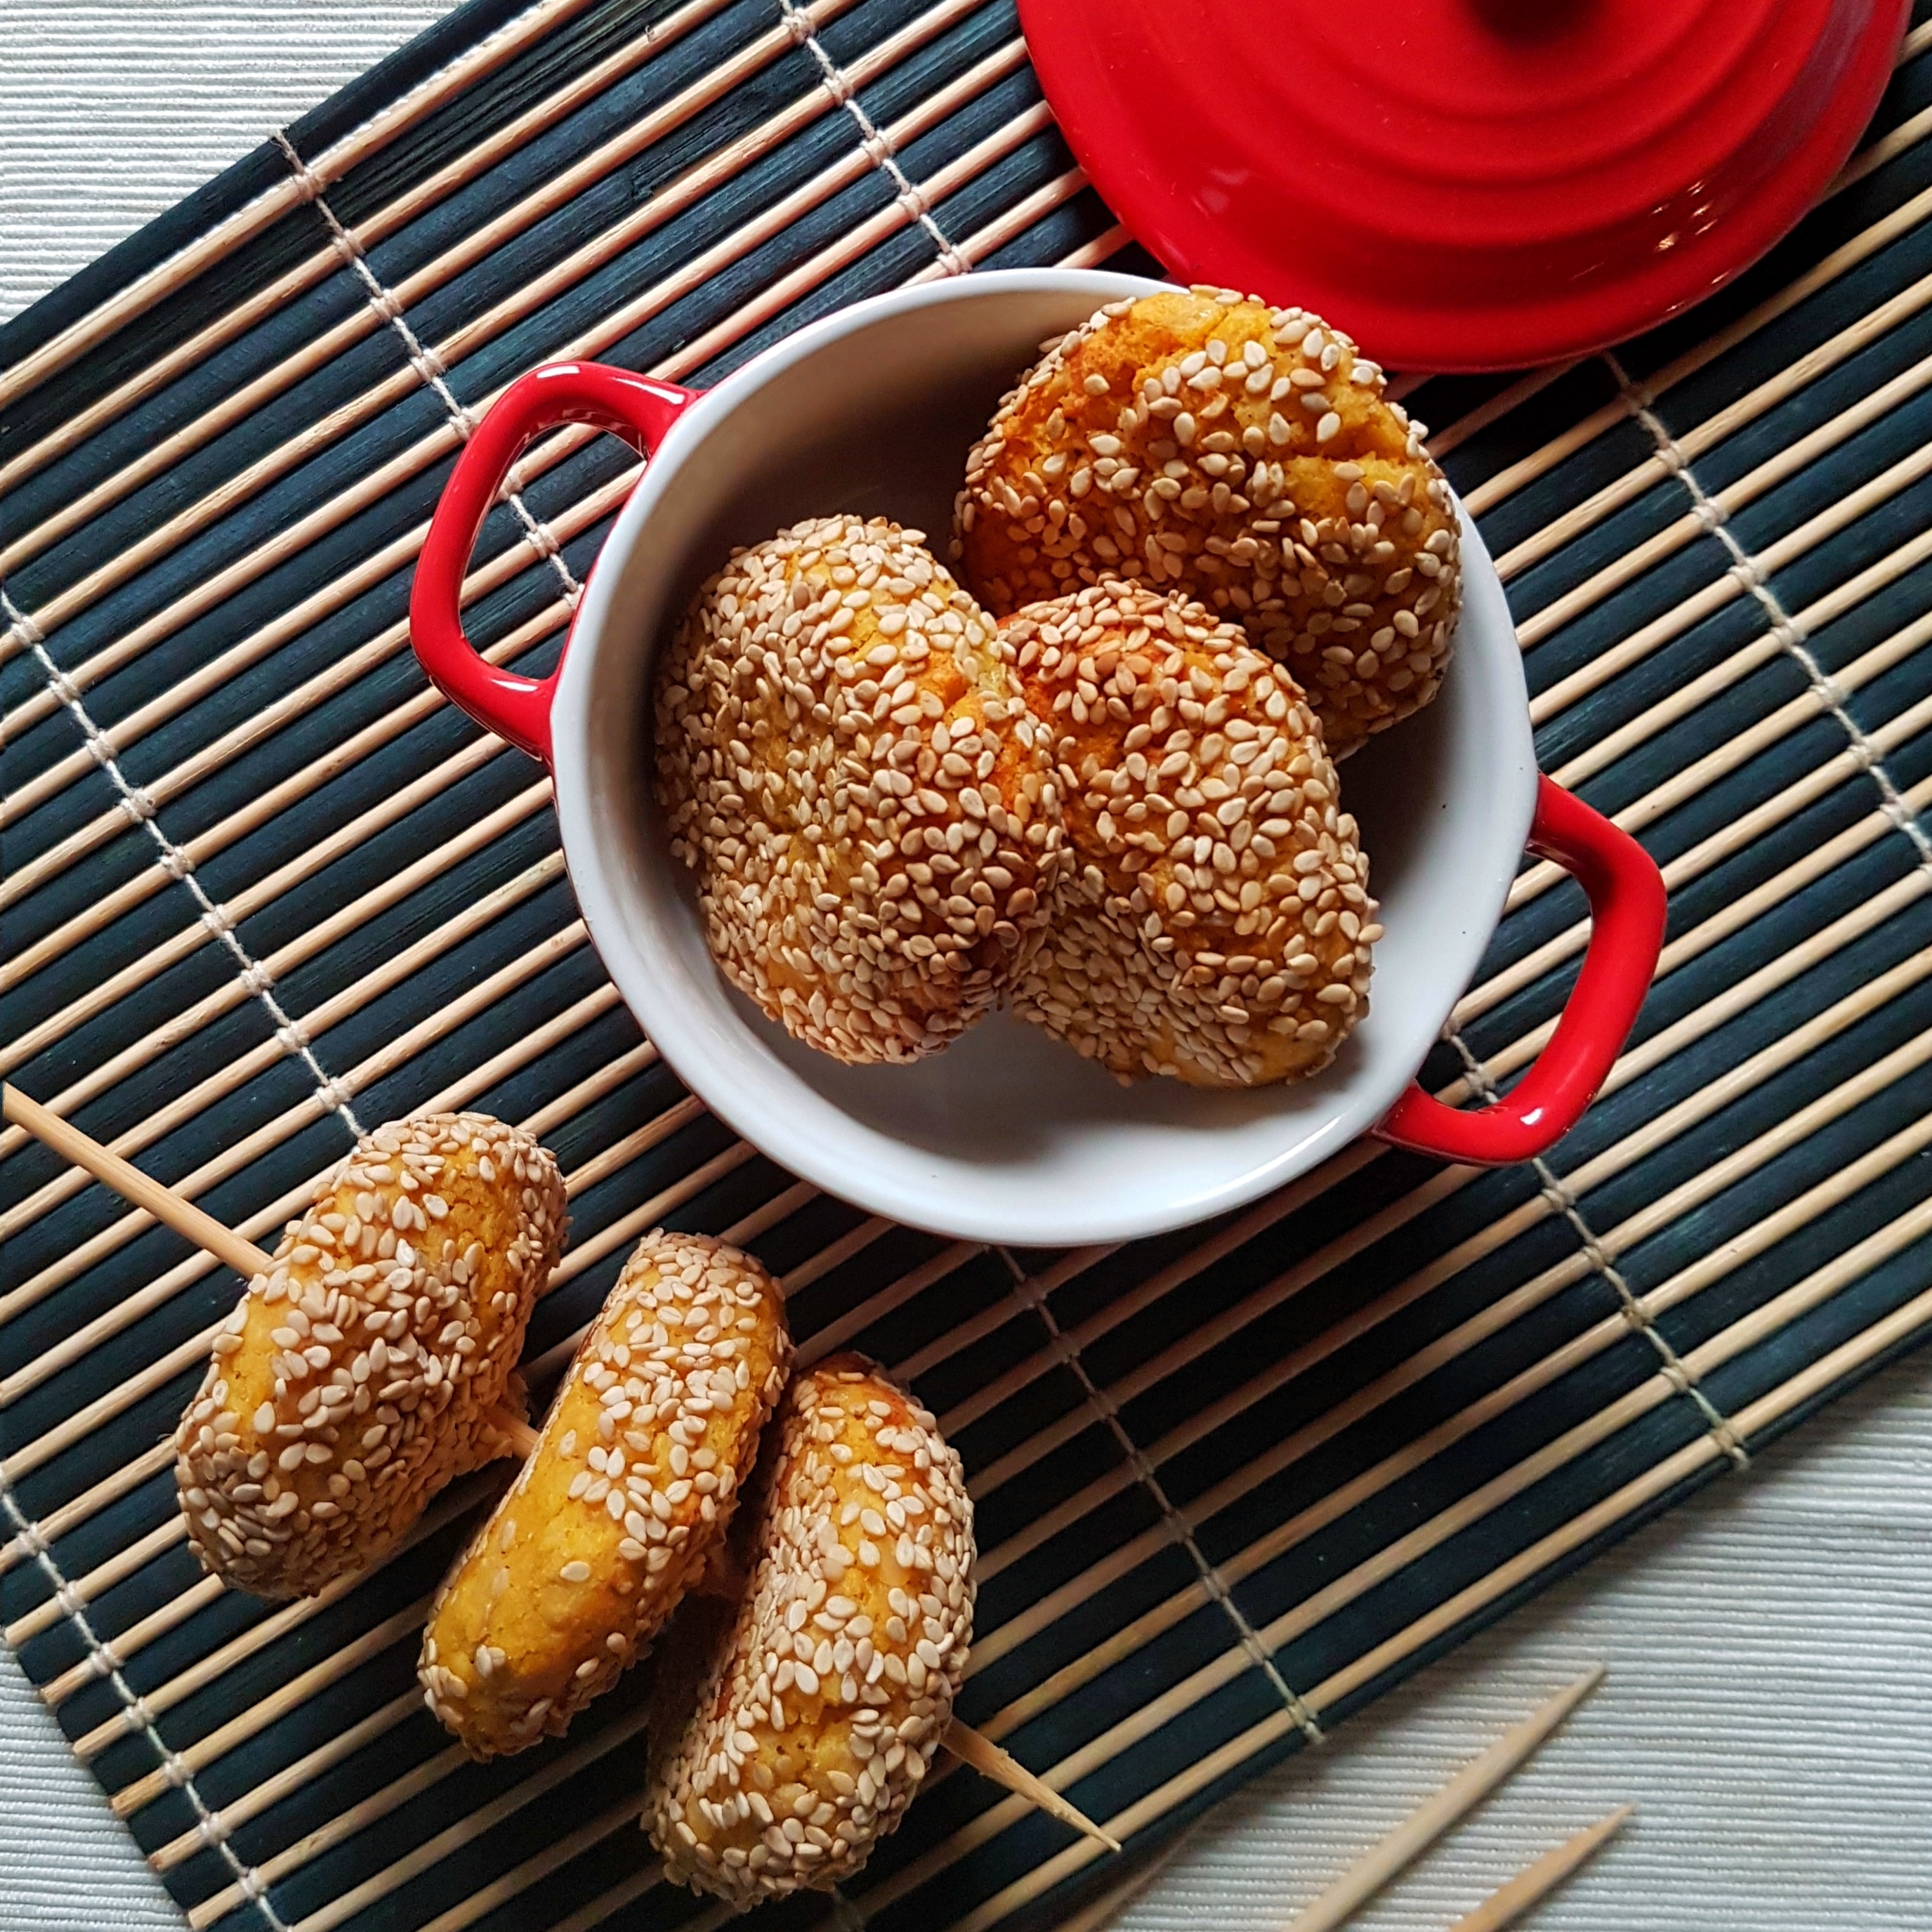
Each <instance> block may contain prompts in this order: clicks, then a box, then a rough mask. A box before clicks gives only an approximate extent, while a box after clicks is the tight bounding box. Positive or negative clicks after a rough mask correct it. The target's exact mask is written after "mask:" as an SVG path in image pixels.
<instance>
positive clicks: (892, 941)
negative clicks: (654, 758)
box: [657, 517, 1061, 1062]
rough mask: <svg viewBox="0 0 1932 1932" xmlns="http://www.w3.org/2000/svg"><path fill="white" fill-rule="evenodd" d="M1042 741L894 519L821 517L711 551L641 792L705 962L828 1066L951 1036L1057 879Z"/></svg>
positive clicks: (981, 623)
mask: <svg viewBox="0 0 1932 1932" xmlns="http://www.w3.org/2000/svg"><path fill="white" fill-rule="evenodd" d="M1042 742H1043V740H1042V738H1041V734H1040V733H1039V731H1038V730H1037V729H1036V727H1035V726H1034V721H1033V720H1032V718H1031V717H1030V716H1029V715H1028V712H1027V710H1026V708H1025V706H1024V705H1023V704H1022V703H1021V701H1020V697H1019V688H1018V686H1017V685H1016V683H1015V682H1014V679H1013V670H1012V667H1011V665H1010V663H1009V662H1008V661H1007V658H1006V655H1004V652H1003V651H1002V649H1001V645H1000V643H999V640H998V636H997V634H996V632H995V628H994V625H993V623H992V619H990V618H989V617H988V616H986V613H984V612H983V610H980V608H979V607H978V606H977V604H974V601H973V600H972V599H971V598H970V597H968V595H966V593H965V592H964V591H962V589H960V588H959V586H958V585H957V584H956V583H954V582H953V579H952V577H950V575H949V574H947V571H945V570H944V568H942V567H941V565H938V563H936V562H935V561H934V560H933V559H932V556H931V555H930V554H929V552H928V551H927V550H926V548H925V547H924V544H923V543H922V541H921V540H920V538H919V532H916V531H910V530H904V529H900V528H899V527H898V526H897V525H896V524H894V523H887V522H885V521H883V520H875V521H874V522H871V523H863V522H861V521H860V520H859V519H858V518H857V517H824V518H822V519H820V520H815V521H811V522H806V523H799V524H797V525H796V526H794V527H793V528H792V529H788V530H786V531H783V532H781V533H780V534H779V535H777V536H775V537H774V538H771V539H770V540H769V541H767V542H765V543H762V544H758V545H757V546H756V547H754V548H752V549H751V550H743V551H740V552H739V553H736V554H735V555H734V556H733V559H732V560H731V562H730V563H729V564H728V565H727V566H726V568H724V570H723V571H721V572H720V573H719V574H718V576H717V577H714V578H713V579H712V580H711V582H710V583H708V584H707V585H706V586H705V587H704V589H703V590H702V591H701V592H700V594H699V595H698V597H697V599H696V601H694V603H693V604H692V605H691V609H690V610H689V612H688V614H687V615H686V616H685V620H684V623H683V625H682V628H681V629H680V631H679V634H678V636H677V638H676V642H675V643H674V644H673V647H672V648H671V649H670V651H669V652H668V653H667V657H666V661H665V662H664V664H663V666H662V667H661V671H660V673H659V676H658V686H657V745H658V798H659V801H660V802H661V805H662V806H663V807H664V811H666V814H667V817H668V819H669V822H670V839H671V850H672V851H673V853H674V854H675V855H676V856H678V857H679V858H680V859H682V860H683V861H684V862H685V864H686V865H689V866H691V867H692V868H694V870H695V871H696V872H697V883H698V895H699V901H700V910H701V913H702V916H703V921H704V926H705V931H706V937H707V938H708V940H709V944H710V947H711V951H712V956H713V957H714V958H715V959H716V960H717V962H718V965H720V967H721V968H722V970H723V971H724V974H725V976H726V977H727V978H728V979H729V980H730V981H731V983H732V984H733V985H734V986H736V987H737V988H738V989H739V990H740V991H741V992H744V993H745V994H746V995H748V996H749V997H750V998H751V999H753V1000H754V1001H757V1004H758V1005H759V1006H760V1007H762V1008H763V1010H764V1011H765V1013H767V1014H768V1015H769V1016H770V1017H771V1018H772V1019H775V1020H777V1021H778V1022H781V1024H782V1025H784V1027H785V1028H787V1030H788V1031H790V1033H792V1034H793V1035H794V1036H795V1037H797V1038H799V1039H800V1040H804V1041H805V1042H807V1043H808V1044H809V1045H811V1046H815V1047H817V1048H819V1049H820V1050H822V1051H823V1052H826V1053H829V1054H830V1055H832V1056H833V1057H834V1058H836V1059H839V1060H843V1061H900V1062H903V1061H912V1060H916V1059H918V1058H920V1057H921V1056H922V1055H925V1054H928V1053H931V1052H934V1051H935V1050H936V1049H938V1048H940V1047H942V1046H945V1045H946V1044H947V1043H948V1042H949V1041H950V1040H953V1039H954V1038H956V1037H957V1036H958V1035H959V1034H961V1033H962V1032H963V1031H965V1028H967V1027H968V1025H971V1023H972V1022H974V1020H975V1019H977V1018H979V1017H980V1015H982V1014H983V1013H986V1012H988V1011H989V1010H991V1009H992V1007H994V1006H995V1004H998V1001H999V999H1000V998H1001V995H1003V994H1004V992H1006V991H1007V989H1008V987H1009V986H1010V985H1011V983H1012V981H1013V977H1014V974H1016V971H1018V969H1019V966H1020V965H1022V963H1023V962H1024V960H1025V956H1026V954H1027V953H1028V950H1030V948H1031V946H1032V944H1034V942H1035V941H1036V940H1037V936H1038V934H1039V932H1040V928H1041V926H1042V925H1043V922H1044V920H1045V919H1046V903H1047V901H1048V900H1049V898H1050V897H1051V895H1052V890H1053V888H1054V886H1055V884H1056V883H1058V877H1059V866H1060V856H1061V833H1060V820H1059V814H1058V810H1057V808H1056V802H1055V799H1054V798H1053V796H1052V783H1051V781H1050V779H1049V776H1048V775H1047V771H1046V761H1045V758H1044V756H1043V751H1042Z"/></svg>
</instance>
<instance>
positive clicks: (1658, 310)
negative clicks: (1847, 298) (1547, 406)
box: [1020, 0, 1906, 370]
mask: <svg viewBox="0 0 1932 1932" xmlns="http://www.w3.org/2000/svg"><path fill="white" fill-rule="evenodd" d="M1020 14H1021V18H1022V22H1023V23H1024V25H1025V28H1026V34H1027V43H1028V47H1029V49H1031V52H1032V55H1033V59H1034V65H1035V67H1036V68H1037V69H1038V71H1039V73H1040V80H1041V84H1042V85H1043V86H1044V87H1045V89H1046V94H1047V98H1048V99H1049V101H1050V102H1051V103H1052V107H1053V110H1054V112H1055V114H1056V115H1058V117H1059V120H1060V123H1061V127H1063V128H1064V130H1065V132H1066V135H1067V140H1068V141H1069V142H1070V143H1071V145H1072V146H1073V151H1074V153H1075V154H1076V156H1077V157H1079V161H1080V163H1081V165H1082V166H1083V167H1084V168H1085V169H1086V170H1087V172H1088V174H1089V175H1091V177H1092V178H1093V181H1094V185H1095V187H1097V188H1098V189H1099V190H1100V193H1102V194H1103V196H1106V199H1107V201H1108V202H1109V204H1110V205H1112V207H1113V208H1115V210H1116V211H1117V212H1118V214H1120V216H1121V219H1122V220H1124V222H1125V223H1127V226H1128V227H1129V228H1130V229H1132V230H1133V233H1134V234H1135V235H1136V236H1137V237H1138V238H1139V240H1140V241H1141V242H1142V243H1144V244H1145V246H1146V247H1147V248H1149V249H1150V250H1151V251H1152V252H1153V253H1154V254H1155V255H1157V257H1159V258H1160V260H1161V261H1162V262H1163V263H1164V264H1165V265H1166V267H1167V269H1169V272H1170V273H1172V275H1174V277H1175V279H1176V280H1177V281H1197V282H1209V283H1213V284H1216V285H1217V286H1222V287H1234V288H1238V289H1240V290H1243V291H1244V293H1245V292H1247V291H1250V290H1251V291H1253V293H1256V294H1259V295H1261V296H1265V298H1266V299H1268V300H1269V301H1271V302H1280V303H1289V302H1296V303H1299V304H1301V305H1302V306H1303V307H1304V308H1310V309H1313V311H1316V314H1319V315H1322V316H1324V317H1326V318H1327V319H1328V320H1330V321H1331V322H1333V323H1336V324H1337V326H1340V327H1341V328H1343V329H1346V330H1347V331H1349V333H1350V334H1351V335H1354V336H1355V338H1356V339H1357V340H1358V341H1360V342H1361V344H1362V346H1363V347H1364V349H1365V350H1367V351H1368V353H1370V355H1372V356H1374V357H1375V358H1376V359H1377V360H1378V361H1379V362H1382V363H1383V364H1384V365H1386V366H1388V367H1391V368H1404V369H1430V370H1454V369H1506V368H1522V367H1524V366H1526V365H1530V364H1533V363H1541V362H1556V361H1559V360H1561V359H1564V358H1566V357H1569V356H1577V355H1580V354H1582V353H1584V352H1586V350H1592V349H1597V348H1601V347H1603V346H1604V344H1607V343H1610V342H1615V341H1621V340H1622V339H1623V338H1625V337H1627V336H1631V335H1636V334H1637V333H1638V332H1640V331H1641V330H1643V329H1647V328H1649V327H1650V326H1652V325H1653V324H1654V323H1658V322H1661V321H1663V320H1664V319H1665V318H1666V317H1668V316H1670V315H1673V314H1676V312H1677V311H1679V309H1682V308H1688V306H1689V305H1691V303H1693V302H1697V301H1699V300H1700V299H1702V298H1703V297H1704V296H1707V295H1709V293H1711V292H1712V290H1714V289H1715V288H1718V287H1720V286H1721V284H1724V283H1725V282H1727V281H1730V278H1732V277H1733V276H1734V275H1737V274H1738V273H1739V272H1740V271H1741V270H1742V269H1745V268H1746V267H1748V266H1749V265H1750V264H1751V263H1752V262H1754V261H1755V260H1757V258H1758V257H1759V256H1760V255H1762V254H1763V253H1764V252H1765V251H1766V249H1768V248H1770V247H1771V246H1772V244H1773V243H1774V242H1776V241H1777V240H1778V239H1779V237H1780V236H1782V235H1784V233H1785V232H1786V231H1787V229H1790V227H1791V226H1793V223H1796V221H1797V220H1798V219H1799V217H1800V216H1801V215H1802V214H1804V213H1805V211H1806V209H1807V208H1809V207H1811V205H1812V204H1813V202H1815V201H1816V200H1817V198H1818V196H1820V194H1822V193H1823V191H1824V190H1825V189H1826V186H1827V185H1828V184H1829V182H1830V181H1831V180H1832V177H1833V176H1834V175H1835V174H1836V173H1837V172H1838V169H1840V167H1841V166H1843V163H1844V161H1845V159H1846V156H1847V155H1849V154H1850V152H1851V151H1852V146H1853V145H1854V144H1855V142H1856V141H1857V139H1858V134H1859V133H1860V131H1861V130H1862V129H1863V128H1864V125H1865V124H1866V122H1867V121H1869V120H1870V118H1871V115H1872V112H1873V109H1874V108H1876V106H1877V104H1878V101H1879V96H1880V95H1881V94H1882V92H1884V89H1885V82H1886V80H1887V78H1888V76H1889V75H1890V74H1891V68H1892V62H1893V59H1894V55H1895V54H1896V52H1897V46H1898V42H1899V38H1900V34H1902V32H1903V29H1904V25H1905V20H1906V4H1905V0H1397V4H1394V5H1383V6H1352V5H1332V4H1318V0H1273V4H1271V5H1266V6H1263V5H1257V4H1256V0H1185V4H1183V5H1175V0H1105V4H1104V5H1096V4H1095V0H1020Z"/></svg>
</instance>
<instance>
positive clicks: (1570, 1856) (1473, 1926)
mask: <svg viewBox="0 0 1932 1932" xmlns="http://www.w3.org/2000/svg"><path fill="white" fill-rule="evenodd" d="M1636 1810H1637V1807H1636V1806H1635V1805H1623V1806H1622V1807H1620V1808H1619V1809H1618V1810H1616V1811H1613V1812H1612V1813H1611V1814H1610V1816H1609V1817H1607V1818H1600V1819H1598V1821H1597V1822H1596V1823H1595V1824H1594V1825H1591V1826H1586V1828H1585V1829H1583V1831H1580V1832H1578V1833H1577V1835H1576V1836H1575V1837H1574V1838H1570V1839H1568V1840H1566V1841H1565V1842H1564V1843H1562V1844H1560V1845H1558V1846H1555V1847H1554V1848H1553V1849H1551V1850H1550V1851H1547V1852H1544V1855H1542V1857H1541V1858H1538V1860H1537V1861H1536V1862H1535V1864H1533V1865H1529V1866H1526V1867H1525V1868H1524V1869H1523V1870H1521V1871H1520V1872H1518V1873H1517V1875H1516V1876H1515V1877H1514V1878H1513V1879H1511V1880H1510V1882H1508V1884H1507V1885H1503V1886H1501V1887H1500V1888H1498V1889H1497V1890H1496V1891H1493V1892H1491V1893H1490V1895H1489V1897H1487V1898H1486V1899H1484V1900H1483V1902H1482V1903H1481V1904H1480V1905H1479V1906H1477V1907H1476V1909H1475V1911H1473V1912H1466V1913H1465V1914H1464V1915H1463V1917H1461V1918H1459V1919H1457V1921H1456V1922H1455V1924H1454V1925H1452V1926H1451V1927H1450V1928H1449V1932H1503V1927H1505V1926H1506V1925H1514V1924H1515V1923H1516V1921H1517V1920H1518V1919H1519V1918H1521V1917H1522V1916H1523V1914H1524V1913H1525V1912H1527V1911H1528V1910H1529V1908H1530V1907H1531V1906H1532V1905H1534V1904H1535V1903H1537V1901H1538V1900H1539V1899H1541V1898H1543V1897H1545V1896H1547V1894H1549V1893H1550V1892H1553V1891H1555V1890H1556V1888H1557V1887H1558V1886H1559V1885H1561V1884H1562V1882H1563V1881H1564V1880H1565V1879H1566V1878H1568V1876H1570V1874H1571V1873H1572V1872H1574V1870H1576V1869H1577V1867H1578V1866H1579V1865H1580V1864H1584V1863H1585V1862H1586V1861H1587V1860H1589V1859H1590V1858H1593V1857H1595V1855H1596V1853H1597V1852H1598V1851H1599V1850H1600V1849H1601V1848H1602V1847H1603V1846H1605V1845H1607V1843H1609V1842H1610V1840H1611V1839H1613V1838H1615V1837H1616V1835H1617V1834H1618V1833H1619V1832H1620V1831H1622V1829H1623V1828H1624V1826H1625V1823H1627V1822H1628V1820H1629V1819H1630V1817H1631V1814H1633V1813H1634V1812H1635V1811H1636Z"/></svg>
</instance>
